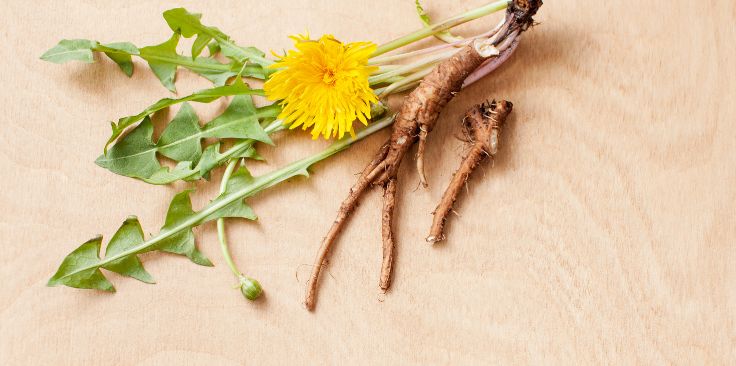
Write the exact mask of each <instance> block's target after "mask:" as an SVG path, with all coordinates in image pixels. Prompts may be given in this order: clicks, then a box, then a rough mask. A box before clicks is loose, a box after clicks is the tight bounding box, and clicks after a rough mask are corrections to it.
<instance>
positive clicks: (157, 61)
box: [140, 33, 179, 93]
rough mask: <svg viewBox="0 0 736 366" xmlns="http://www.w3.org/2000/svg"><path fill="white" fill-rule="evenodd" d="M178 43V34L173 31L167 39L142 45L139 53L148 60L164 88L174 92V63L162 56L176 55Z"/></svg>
mask: <svg viewBox="0 0 736 366" xmlns="http://www.w3.org/2000/svg"><path fill="white" fill-rule="evenodd" d="M178 44H179V34H178V33H174V34H173V35H172V36H171V38H169V40H167V41H166V42H164V43H161V44H159V45H155V46H148V47H143V48H141V49H140V54H141V57H142V58H143V59H145V60H146V61H147V62H148V66H149V67H150V68H151V71H153V73H154V74H155V75H156V77H157V78H158V79H159V80H160V81H161V84H163V85H164V86H165V87H166V89H169V90H170V91H171V92H174V93H175V92H176V86H175V85H174V80H175V79H176V65H174V64H172V63H169V62H166V61H162V60H161V59H162V58H164V59H165V58H170V57H173V56H174V55H176V54H177V53H176V46H177V45H178Z"/></svg>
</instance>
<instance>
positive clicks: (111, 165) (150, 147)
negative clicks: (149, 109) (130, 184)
mask: <svg viewBox="0 0 736 366" xmlns="http://www.w3.org/2000/svg"><path fill="white" fill-rule="evenodd" d="M156 150H157V146H156V144H154V143H153V124H152V123H151V119H150V118H149V117H145V118H144V120H143V122H141V124H139V125H138V127H136V128H135V129H134V130H133V131H131V132H130V133H129V134H128V135H127V136H125V138H123V139H121V140H120V141H118V143H117V144H115V145H114V146H113V147H112V148H111V149H109V150H108V151H107V154H104V155H101V156H100V157H99V158H97V160H95V163H96V164H97V165H99V166H101V167H103V168H105V169H107V170H109V171H111V172H113V173H116V174H120V175H124V176H127V177H133V178H146V177H150V176H151V175H153V174H154V173H155V172H157V171H158V170H159V169H160V168H161V165H160V164H159V162H158V160H157V159H156Z"/></svg>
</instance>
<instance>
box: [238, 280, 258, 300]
mask: <svg viewBox="0 0 736 366" xmlns="http://www.w3.org/2000/svg"><path fill="white" fill-rule="evenodd" d="M240 292H242V293H243V296H245V298H246V299H248V300H255V299H257V298H258V296H261V293H263V289H262V288H261V284H260V283H258V281H256V280H255V279H253V278H250V277H245V276H241V277H240Z"/></svg>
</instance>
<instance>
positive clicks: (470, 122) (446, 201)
mask: <svg viewBox="0 0 736 366" xmlns="http://www.w3.org/2000/svg"><path fill="white" fill-rule="evenodd" d="M512 108H513V105H512V104H511V102H507V101H505V100H502V101H499V102H496V101H495V100H494V101H493V102H491V103H486V104H482V105H477V106H475V107H473V108H472V109H471V110H469V111H468V113H467V114H466V115H465V119H464V120H463V122H464V123H463V124H464V127H465V129H466V132H467V135H468V136H469V137H470V140H471V141H470V143H471V144H472V146H471V148H470V151H468V153H467V154H466V155H465V157H463V162H462V163H461V164H460V167H459V168H458V169H457V171H456V172H455V174H454V175H453V177H452V180H451V181H450V184H449V185H448V186H447V190H445V193H444V194H443V195H442V199H441V200H440V203H439V204H438V205H437V208H436V209H435V210H434V213H433V214H434V219H433V220H432V228H431V229H430V230H429V236H427V241H428V242H430V243H436V242H438V241H441V240H444V239H445V234H444V233H443V229H444V226H445V222H446V221H447V216H448V214H449V213H450V211H451V210H452V205H453V204H454V203H455V200H456V199H457V196H458V194H459V193H460V191H461V190H462V189H463V187H464V186H465V183H466V182H467V181H468V178H470V174H472V173H473V170H475V168H476V167H477V166H478V164H480V162H481V161H483V159H485V158H486V157H490V158H491V159H493V156H494V155H495V154H496V152H497V151H498V137H499V135H500V133H501V127H502V126H503V124H504V123H505V122H506V117H508V115H509V113H511V110H512Z"/></svg>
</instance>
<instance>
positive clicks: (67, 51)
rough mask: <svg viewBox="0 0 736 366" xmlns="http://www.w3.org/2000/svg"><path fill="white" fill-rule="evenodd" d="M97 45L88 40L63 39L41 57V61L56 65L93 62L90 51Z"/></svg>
mask: <svg viewBox="0 0 736 366" xmlns="http://www.w3.org/2000/svg"><path fill="white" fill-rule="evenodd" d="M97 45H98V43H97V42H95V41H90V40H88V39H63V40H61V41H60V42H59V43H58V44H57V45H56V46H54V47H53V48H51V49H50V50H48V51H46V52H45V53H44V54H43V55H41V59H42V60H44V61H49V62H53V63H57V64H62V63H65V62H69V61H81V62H86V63H92V62H94V57H93V54H92V49H93V48H95V47H96V46H97Z"/></svg>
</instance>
